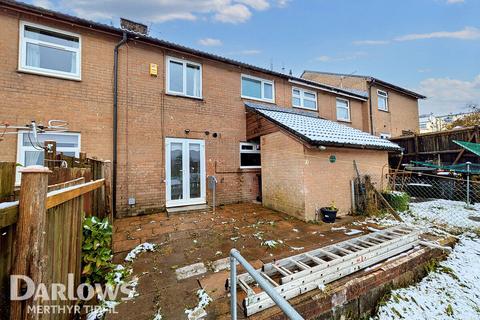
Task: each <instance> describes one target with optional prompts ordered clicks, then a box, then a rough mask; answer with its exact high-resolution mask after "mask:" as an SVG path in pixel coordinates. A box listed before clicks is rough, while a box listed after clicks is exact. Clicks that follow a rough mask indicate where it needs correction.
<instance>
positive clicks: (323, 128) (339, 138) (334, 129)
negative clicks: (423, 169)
mask: <svg viewBox="0 0 480 320" xmlns="http://www.w3.org/2000/svg"><path fill="white" fill-rule="evenodd" d="M245 106H246V107H247V109H249V110H252V111H254V112H256V113H257V114H260V115H262V116H264V117H266V118H267V119H268V120H270V121H272V122H274V123H275V124H277V125H279V126H280V127H282V128H283V129H286V130H288V131H290V132H291V133H293V134H295V135H296V136H298V137H300V138H301V139H303V140H305V141H306V142H308V143H310V144H313V145H330V146H340V147H349V148H359V149H374V150H392V151H400V147H399V146H398V145H397V144H395V143H393V142H390V141H388V140H385V139H381V138H379V137H376V136H373V135H371V134H369V133H366V132H363V131H361V130H358V129H354V128H351V127H348V126H346V125H343V124H340V123H337V122H334V121H329V120H325V119H322V118H320V117H319V116H318V115H316V114H313V113H308V112H305V111H297V110H294V109H291V108H282V107H278V106H267V105H262V104H258V103H252V102H246V103H245Z"/></svg>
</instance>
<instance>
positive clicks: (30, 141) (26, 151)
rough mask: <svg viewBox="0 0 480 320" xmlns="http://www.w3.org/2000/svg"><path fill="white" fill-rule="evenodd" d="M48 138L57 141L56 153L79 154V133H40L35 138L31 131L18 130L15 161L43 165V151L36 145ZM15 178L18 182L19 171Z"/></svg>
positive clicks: (74, 155) (29, 164)
mask: <svg viewBox="0 0 480 320" xmlns="http://www.w3.org/2000/svg"><path fill="white" fill-rule="evenodd" d="M49 140H52V141H55V142H56V143H57V154H60V153H63V154H64V155H66V156H70V157H78V156H79V155H80V133H74V132H61V133H40V134H38V136H37V139H36V140H35V138H34V137H33V134H32V133H31V132H27V131H20V132H19V133H18V147H17V162H18V163H20V164H21V165H23V166H32V165H41V166H43V165H44V159H45V153H44V150H43V149H42V148H39V147H38V146H36V145H37V143H40V144H43V143H44V142H45V141H49ZM16 180H17V182H20V173H17V179H16Z"/></svg>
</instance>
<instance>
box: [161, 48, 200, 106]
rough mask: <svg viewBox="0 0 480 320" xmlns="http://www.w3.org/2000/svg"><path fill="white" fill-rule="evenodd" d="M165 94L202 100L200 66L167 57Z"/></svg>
mask: <svg viewBox="0 0 480 320" xmlns="http://www.w3.org/2000/svg"><path fill="white" fill-rule="evenodd" d="M166 76H167V79H166V81H165V83H166V86H167V93H168V94H173V95H180V96H186V97H190V98H197V99H202V65H201V64H199V63H196V62H191V61H187V60H182V59H177V58H172V57H167V74H166Z"/></svg>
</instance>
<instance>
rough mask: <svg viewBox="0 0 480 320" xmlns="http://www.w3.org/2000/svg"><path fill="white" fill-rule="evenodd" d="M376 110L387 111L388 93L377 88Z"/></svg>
mask: <svg viewBox="0 0 480 320" xmlns="http://www.w3.org/2000/svg"><path fill="white" fill-rule="evenodd" d="M377 99H378V110H382V111H388V93H387V92H385V91H383V90H377Z"/></svg>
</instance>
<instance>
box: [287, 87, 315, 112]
mask: <svg viewBox="0 0 480 320" xmlns="http://www.w3.org/2000/svg"><path fill="white" fill-rule="evenodd" d="M295 90H298V91H300V95H296V94H294V93H293V91H295ZM305 93H309V94H313V95H314V96H315V98H314V99H311V98H307V97H306V96H305ZM293 98H298V99H300V105H295V104H294V103H293ZM305 100H308V101H313V102H315V108H308V107H305ZM292 106H293V107H294V108H300V109H306V110H313V111H317V110H318V102H317V93H316V92H315V91H310V90H305V89H302V88H298V87H292Z"/></svg>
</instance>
